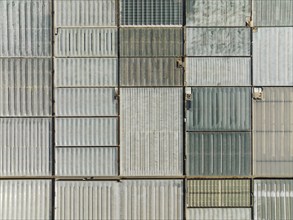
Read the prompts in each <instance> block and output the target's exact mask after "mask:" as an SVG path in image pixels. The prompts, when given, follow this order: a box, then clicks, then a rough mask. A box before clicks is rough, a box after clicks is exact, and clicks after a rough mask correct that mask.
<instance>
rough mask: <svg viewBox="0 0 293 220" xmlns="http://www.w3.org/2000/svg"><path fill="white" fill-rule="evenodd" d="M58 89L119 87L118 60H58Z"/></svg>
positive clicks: (56, 69) (55, 77) (55, 62)
mask: <svg viewBox="0 0 293 220" xmlns="http://www.w3.org/2000/svg"><path fill="white" fill-rule="evenodd" d="M54 64H55V75H54V79H55V86H56V87H73V86H79V87H82V86H84V87H94V86H96V87H97V86H117V85H118V60H117V58H70V59H67V58H57V59H55V60H54Z"/></svg>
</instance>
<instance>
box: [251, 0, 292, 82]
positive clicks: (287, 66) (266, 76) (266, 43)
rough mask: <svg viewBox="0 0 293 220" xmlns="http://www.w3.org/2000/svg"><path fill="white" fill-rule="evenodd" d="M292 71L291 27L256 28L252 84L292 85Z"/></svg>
mask: <svg viewBox="0 0 293 220" xmlns="http://www.w3.org/2000/svg"><path fill="white" fill-rule="evenodd" d="M268 2H272V1H268ZM279 2H281V1H279ZM291 2H292V7H293V1H291ZM292 16H293V15H292ZM292 22H293V17H292ZM292 72H293V27H283V28H281V27H275V28H258V30H257V32H254V33H253V81H254V82H253V83H254V85H259V86H286V85H288V86H293V74H292Z"/></svg>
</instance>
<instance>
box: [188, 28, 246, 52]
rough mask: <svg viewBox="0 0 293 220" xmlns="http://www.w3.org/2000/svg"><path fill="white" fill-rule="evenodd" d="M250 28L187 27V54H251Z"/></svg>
mask: <svg viewBox="0 0 293 220" xmlns="http://www.w3.org/2000/svg"><path fill="white" fill-rule="evenodd" d="M250 44H251V37H250V29H249V28H187V29H186V55H187V56H250Z"/></svg>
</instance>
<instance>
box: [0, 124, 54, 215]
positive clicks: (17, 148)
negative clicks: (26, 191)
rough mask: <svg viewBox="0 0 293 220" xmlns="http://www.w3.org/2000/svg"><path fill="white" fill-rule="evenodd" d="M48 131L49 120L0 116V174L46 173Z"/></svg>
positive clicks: (48, 161) (48, 165)
mask: <svg viewBox="0 0 293 220" xmlns="http://www.w3.org/2000/svg"><path fill="white" fill-rule="evenodd" d="M51 130H52V127H51V119H41V118H38V119H36V118H34V119H33V118H1V119H0V146H1V147H0V161H1V163H0V175H1V176H48V175H50V174H51V138H52V137H51V132H52V131H51ZM0 183H1V181H0ZM0 195H1V194H0ZM0 216H1V212H0Z"/></svg>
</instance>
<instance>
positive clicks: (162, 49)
mask: <svg viewBox="0 0 293 220" xmlns="http://www.w3.org/2000/svg"><path fill="white" fill-rule="evenodd" d="M182 41H183V35H182V29H181V28H121V29H120V55H121V56H122V57H128V56H130V57H132V56H134V57H144V56H146V57H158V56H162V57H168V56H170V57H180V56H182V52H183V51H182V50H183V44H182Z"/></svg>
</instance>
